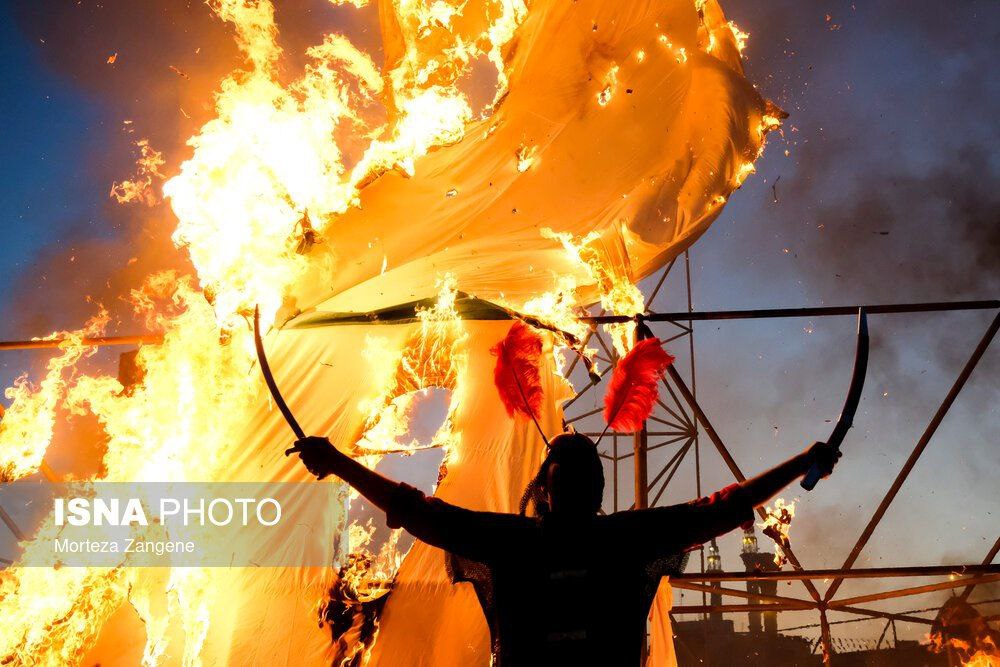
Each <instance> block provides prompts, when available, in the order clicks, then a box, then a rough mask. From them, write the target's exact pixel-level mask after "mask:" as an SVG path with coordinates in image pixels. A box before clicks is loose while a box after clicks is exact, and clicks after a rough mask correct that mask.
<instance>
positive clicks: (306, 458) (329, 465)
mask: <svg viewBox="0 0 1000 667" xmlns="http://www.w3.org/2000/svg"><path fill="white" fill-rule="evenodd" d="M290 451H294V452H297V453H298V455H299V458H301V459H302V463H304V464H305V466H306V468H308V470H309V472H311V473H312V474H314V475H316V477H317V478H319V479H323V478H324V477H326V476H328V475H336V476H337V477H339V478H341V479H342V480H344V481H345V482H347V483H348V484H350V485H351V486H352V487H354V488H355V489H356V490H357V491H358V493H360V494H361V495H362V496H364V497H365V498H367V499H368V500H369V501H370V502H371V503H372V504H373V505H375V506H376V507H378V508H379V509H380V510H382V511H383V512H385V513H386V519H387V523H388V524H389V527H390V528H405V529H406V530H407V532H409V533H410V534H411V535H413V536H414V537H416V538H417V539H419V540H421V541H423V542H426V543H427V544H430V545H431V546H435V547H439V548H441V549H445V550H446V551H450V552H452V553H454V554H457V555H459V556H463V557H465V558H471V559H473V560H477V561H486V560H490V559H495V558H498V557H501V556H502V555H503V554H502V553H501V552H502V551H503V550H505V549H507V548H508V545H510V544H512V543H514V542H515V541H516V539H517V538H518V536H519V534H520V533H521V532H523V530H524V526H523V523H524V522H523V521H520V519H521V517H518V516H515V515H511V514H496V513H492V512H474V511H472V510H468V509H464V508H462V507H457V506H455V505H451V504H449V503H446V502H444V501H443V500H440V499H439V498H428V497H427V496H425V495H424V494H423V493H421V492H420V490H419V489H415V488H413V487H411V486H408V485H406V484H401V483H400V482H396V481H393V480H391V479H388V478H386V477H383V476H382V475H380V474H378V473H377V472H375V471H374V470H369V469H368V468H366V467H365V466H363V465H361V464H360V463H358V462H357V461H355V460H354V459H352V458H351V457H350V456H347V455H346V454H344V453H343V452H341V451H339V450H338V449H337V448H336V447H334V446H333V445H332V444H331V443H330V441H329V440H327V439H326V438H316V437H311V438H303V439H302V440H299V441H297V442H296V443H295V447H294V448H293V449H292V450H290Z"/></svg>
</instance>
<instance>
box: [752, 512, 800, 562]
mask: <svg viewBox="0 0 1000 667" xmlns="http://www.w3.org/2000/svg"><path fill="white" fill-rule="evenodd" d="M766 514H767V516H766V517H765V519H764V522H763V523H759V524H757V525H758V526H760V527H761V532H762V533H764V534H765V535H767V536H768V537H770V538H771V539H772V540H774V564H775V565H777V566H778V567H781V566H783V565H784V564H785V563H787V562H788V557H787V556H786V555H785V549H787V548H788V547H789V545H790V544H791V542H789V540H788V530H789V528H791V526H792V519H793V518H794V517H795V501H794V500H793V501H792V502H790V503H786V502H785V500H784V498H776V499H775V501H774V506H773V507H771V506H770V505H768V507H767V509H766Z"/></svg>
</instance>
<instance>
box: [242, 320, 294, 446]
mask: <svg viewBox="0 0 1000 667" xmlns="http://www.w3.org/2000/svg"><path fill="white" fill-rule="evenodd" d="M253 343H254V347H256V348H257V362H258V363H259V364H260V372H261V373H262V374H263V375H264V383H265V384H266V385H267V389H268V391H270V392H271V398H272V399H274V404H275V405H277V406H278V410H279V411H280V412H281V414H282V416H283V417H284V418H285V421H286V422H288V426H289V427H290V428H291V429H292V432H293V433H294V434H295V437H296V438H298V439H299V440H301V439H303V438H305V437H306V434H305V431H303V430H302V427H301V426H299V422H298V421H297V420H296V419H295V415H293V414H292V410H291V408H289V407H288V403H285V399H284V398H283V397H282V395H281V390H280V389H278V383H277V382H275V381H274V374H273V373H271V366H270V364H268V363H267V355H266V354H264V341H263V340H262V339H261V337H260V307H256V308H254V311H253ZM286 454H287V452H286Z"/></svg>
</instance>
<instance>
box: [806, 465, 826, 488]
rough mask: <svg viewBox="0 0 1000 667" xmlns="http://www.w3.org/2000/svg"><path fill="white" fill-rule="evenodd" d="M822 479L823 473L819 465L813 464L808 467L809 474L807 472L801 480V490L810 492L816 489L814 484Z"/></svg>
mask: <svg viewBox="0 0 1000 667" xmlns="http://www.w3.org/2000/svg"><path fill="white" fill-rule="evenodd" d="M822 478H823V471H822V469H820V467H819V464H818V463H815V462H814V463H813V464H812V465H811V466H809V472H807V473H806V476H805V477H803V478H802V488H803V489H805V490H806V491H812V490H813V489H815V488H816V484H817V483H818V482H819V480H820V479H822Z"/></svg>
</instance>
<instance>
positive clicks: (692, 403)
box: [667, 366, 821, 602]
mask: <svg viewBox="0 0 1000 667" xmlns="http://www.w3.org/2000/svg"><path fill="white" fill-rule="evenodd" d="M667 373H668V374H669V375H670V379H671V380H673V382H674V384H675V385H676V386H677V390H678V391H679V392H680V393H681V396H683V397H684V400H685V401H686V402H687V404H688V407H690V408H691V411H692V412H693V413H694V416H695V417H696V419H697V421H699V422H701V427H702V428H703V429H705V434H706V435H707V436H708V439H709V440H711V441H712V444H714V445H715V448H716V450H718V452H719V456H721V457H722V460H723V461H725V462H726V465H727V466H729V470H730V471H731V472H732V473H733V477H735V478H736V481H738V482H742V481H744V480H745V479H746V475H744V474H743V471H742V470H740V467H739V465H737V463H736V460H735V459H734V458H733V455H732V454H730V453H729V449H728V448H727V447H726V444H725V443H724V442H722V438H721V437H720V436H719V434H718V432H717V431H716V430H715V427H713V426H712V423H711V422H710V421H709V420H708V416H707V415H706V414H705V412H704V411H703V410H702V409H701V406H700V405H699V404H698V401H696V400H695V398H694V395H693V394H692V393H691V390H690V389H688V387H687V385H686V384H685V383H684V380H683V378H681V375H680V373H678V372H677V369H675V368H674V367H673V366H667ZM757 515H758V516H760V518H761V519H765V518H767V513H766V512H765V511H764V509H763V508H761V507H758V508H757ZM785 556H787V557H788V562H789V563H791V564H792V567H794V568H795V569H797V570H801V569H802V565H801V563H799V560H798V558H796V557H795V553H794V552H793V551H792V549H791V547H786V548H785ZM803 586H805V587H806V591H808V592H809V595H810V597H812V599H813V600H815V601H817V602H819V601H820V599H821V597H820V594H819V590H818V589H817V588H816V586H815V584H813V582H812V581H811V580H808V579H803Z"/></svg>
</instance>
